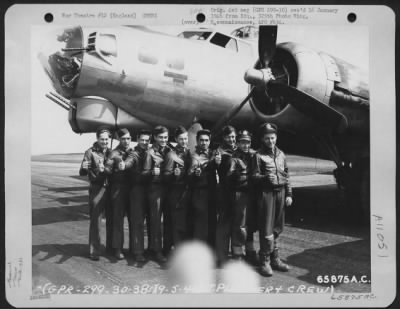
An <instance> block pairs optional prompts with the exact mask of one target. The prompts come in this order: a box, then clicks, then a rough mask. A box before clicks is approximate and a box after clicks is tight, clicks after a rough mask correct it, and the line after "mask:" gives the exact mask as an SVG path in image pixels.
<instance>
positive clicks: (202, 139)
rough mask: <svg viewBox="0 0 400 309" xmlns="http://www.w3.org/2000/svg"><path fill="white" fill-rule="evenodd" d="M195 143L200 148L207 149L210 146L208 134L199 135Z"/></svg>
mask: <svg viewBox="0 0 400 309" xmlns="http://www.w3.org/2000/svg"><path fill="white" fill-rule="evenodd" d="M197 145H199V147H200V149H201V150H207V149H208V147H210V137H209V136H208V135H205V134H204V135H200V136H199V138H198V139H197Z"/></svg>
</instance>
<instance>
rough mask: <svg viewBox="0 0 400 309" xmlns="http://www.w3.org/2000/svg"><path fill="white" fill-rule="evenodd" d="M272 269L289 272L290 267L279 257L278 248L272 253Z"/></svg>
mask: <svg viewBox="0 0 400 309" xmlns="http://www.w3.org/2000/svg"><path fill="white" fill-rule="evenodd" d="M271 267H272V269H274V270H278V271H285V272H286V271H289V269H290V267H289V265H287V264H286V263H284V262H282V260H281V259H280V258H279V255H278V248H275V249H274V251H272V253H271Z"/></svg>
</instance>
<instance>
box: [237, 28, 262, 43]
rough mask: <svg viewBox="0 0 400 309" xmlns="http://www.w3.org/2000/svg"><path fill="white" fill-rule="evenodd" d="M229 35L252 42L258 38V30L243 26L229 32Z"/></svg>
mask: <svg viewBox="0 0 400 309" xmlns="http://www.w3.org/2000/svg"><path fill="white" fill-rule="evenodd" d="M231 35H233V36H235V37H238V38H241V39H250V40H254V39H257V37H258V28H256V27H254V26H244V27H242V28H238V29H236V30H233V31H232V32H231Z"/></svg>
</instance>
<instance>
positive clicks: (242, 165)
mask: <svg viewBox="0 0 400 309" xmlns="http://www.w3.org/2000/svg"><path fill="white" fill-rule="evenodd" d="M254 155H255V151H254V150H253V149H250V151H249V152H248V153H246V152H243V151H241V150H240V149H237V150H236V151H234V153H233V154H232V157H231V158H230V160H229V170H228V173H227V177H228V179H229V183H230V185H231V186H232V188H233V189H234V190H237V191H241V190H247V189H248V188H249V185H250V178H251V164H252V160H253V157H254Z"/></svg>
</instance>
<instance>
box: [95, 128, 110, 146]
mask: <svg viewBox="0 0 400 309" xmlns="http://www.w3.org/2000/svg"><path fill="white" fill-rule="evenodd" d="M109 140H110V136H109V135H108V133H107V132H103V133H101V134H100V135H99V137H98V138H97V144H98V145H99V146H100V147H101V149H106V148H107V147H108V141H109Z"/></svg>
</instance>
